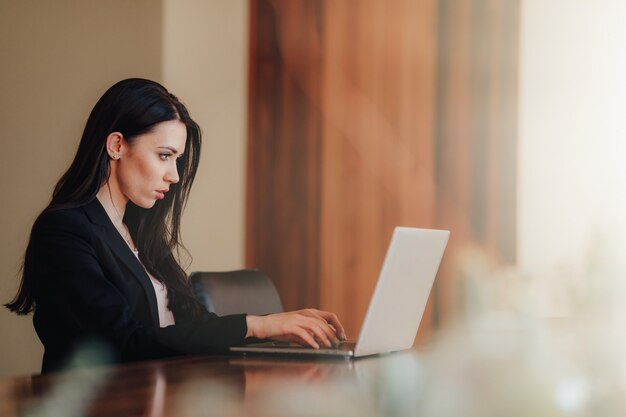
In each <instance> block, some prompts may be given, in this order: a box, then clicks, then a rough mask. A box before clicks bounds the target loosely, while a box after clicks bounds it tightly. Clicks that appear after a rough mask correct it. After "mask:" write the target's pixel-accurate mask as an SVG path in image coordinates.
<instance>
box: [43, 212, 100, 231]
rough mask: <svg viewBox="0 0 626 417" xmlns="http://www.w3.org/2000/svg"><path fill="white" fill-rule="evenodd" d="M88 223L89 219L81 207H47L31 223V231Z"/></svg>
mask: <svg viewBox="0 0 626 417" xmlns="http://www.w3.org/2000/svg"><path fill="white" fill-rule="evenodd" d="M88 223H89V220H88V218H87V216H86V215H85V211H84V210H83V208H82V207H71V208H59V209H48V210H46V211H44V212H43V213H41V214H40V215H39V217H38V218H37V220H36V221H35V224H34V225H33V231H35V230H45V229H50V228H59V227H61V228H63V227H66V226H68V227H71V226H86V225H87V224H88Z"/></svg>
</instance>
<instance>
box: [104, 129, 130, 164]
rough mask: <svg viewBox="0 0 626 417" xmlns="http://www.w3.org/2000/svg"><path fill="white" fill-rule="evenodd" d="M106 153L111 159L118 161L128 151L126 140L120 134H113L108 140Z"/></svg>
mask: <svg viewBox="0 0 626 417" xmlns="http://www.w3.org/2000/svg"><path fill="white" fill-rule="evenodd" d="M106 151H107V153H108V154H109V158H111V159H114V160H118V159H120V157H121V156H122V155H123V154H124V152H125V151H126V140H124V136H123V135H122V134H121V133H120V132H112V133H110V134H109V136H107V139H106Z"/></svg>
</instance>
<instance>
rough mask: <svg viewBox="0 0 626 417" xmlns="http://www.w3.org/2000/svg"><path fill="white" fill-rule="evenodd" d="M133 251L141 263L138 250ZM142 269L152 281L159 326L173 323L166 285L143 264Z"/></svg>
mask: <svg viewBox="0 0 626 417" xmlns="http://www.w3.org/2000/svg"><path fill="white" fill-rule="evenodd" d="M133 253H134V254H135V256H136V257H137V260H138V261H139V263H141V260H139V251H136V250H134V251H133ZM141 265H143V264H141ZM143 269H144V270H145V271H146V274H148V276H149V277H150V281H151V282H152V286H153V287H154V292H155V293H156V298H157V306H158V308H159V326H160V327H167V326H171V325H173V324H175V322H174V313H172V310H170V309H169V308H167V287H166V286H165V284H164V283H162V282H161V281H159V280H158V279H156V278H155V277H153V276H152V274H150V272H148V270H147V269H146V267H145V266H144V268H143Z"/></svg>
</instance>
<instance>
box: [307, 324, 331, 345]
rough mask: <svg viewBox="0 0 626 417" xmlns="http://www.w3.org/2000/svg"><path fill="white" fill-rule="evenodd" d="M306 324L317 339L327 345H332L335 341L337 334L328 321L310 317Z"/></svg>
mask: <svg viewBox="0 0 626 417" xmlns="http://www.w3.org/2000/svg"><path fill="white" fill-rule="evenodd" d="M306 326H307V327H308V329H309V330H310V331H312V332H313V334H314V336H315V338H316V339H317V340H319V341H321V342H322V343H323V344H324V345H326V347H332V345H333V343H334V341H335V334H334V333H333V331H332V330H331V329H330V327H329V326H328V324H326V322H324V321H323V320H320V319H313V318H309V319H308V320H307V322H306ZM331 340H332V342H331Z"/></svg>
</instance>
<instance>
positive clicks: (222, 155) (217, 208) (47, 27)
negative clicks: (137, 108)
mask: <svg viewBox="0 0 626 417" xmlns="http://www.w3.org/2000/svg"><path fill="white" fill-rule="evenodd" d="M174 4H176V7H174ZM246 24H247V2H245V1H244V0H237V1H230V0H229V1H227V0H215V1H211V2H202V1H195V2H189V1H180V2H179V1H176V2H175V1H173V0H164V1H155V0H134V1H132V2H129V1H126V0H114V1H111V0H109V1H98V0H82V1H71V0H57V1H54V2H42V1H36V0H21V1H12V0H0V57H1V58H0V60H1V64H0V121H1V122H2V123H1V124H0V126H1V129H2V130H1V133H0V140H1V145H2V146H1V149H2V151H1V152H0V187H1V189H2V190H3V198H2V204H0V222H1V228H0V230H2V233H0V243H1V250H0V296H1V297H0V299H1V301H2V302H3V303H4V302H6V301H9V300H10V298H11V297H12V296H13V295H14V294H15V291H16V289H17V286H18V270H19V267H20V262H21V258H22V255H23V252H24V249H25V246H26V242H27V238H28V233H29V230H30V226H31V224H32V222H33V220H34V218H35V216H36V215H37V213H38V212H39V211H40V210H41V209H42V208H43V207H44V206H45V204H46V202H47V201H48V199H49V198H50V195H51V192H52V188H53V186H54V184H55V182H56V181H57V179H58V178H59V176H60V175H61V174H62V172H63V171H64V169H65V168H66V167H67V166H68V164H69V162H70V161H71V158H72V157H73V155H74V152H75V150H76V145H77V143H78V140H79V138H80V134H81V131H82V128H83V126H84V124H85V121H86V119H87V116H88V113H89V111H90V110H91V107H92V106H93V105H94V104H95V101H96V100H97V99H98V97H99V96H100V95H101V94H102V93H103V92H104V90H105V89H106V88H107V87H108V86H110V85H111V84H113V83H114V82H115V81H118V80H120V79H123V78H127V77H132V76H141V77H146V78H151V79H155V80H157V81H161V82H164V84H165V85H166V86H167V87H169V88H170V89H171V90H172V91H173V92H174V93H175V94H177V95H179V96H180V97H181V98H182V99H183V101H185V102H186V103H187V104H188V105H189V107H190V110H191V112H192V115H194V116H195V117H196V118H197V120H198V122H199V123H200V125H201V126H202V127H203V129H204V132H205V138H206V139H205V148H204V151H203V155H202V159H203V161H202V162H203V167H202V169H201V170H200V172H199V175H198V180H197V183H196V186H195V190H194V193H195V195H193V197H192V201H191V202H190V204H189V211H188V214H187V215H186V216H185V219H184V233H186V234H187V235H188V236H187V238H186V239H185V241H186V242H187V243H188V245H187V246H188V248H189V249H190V252H191V253H192V254H193V255H194V256H195V263H194V264H193V265H192V268H197V269H210V268H212V269H218V268H232V267H238V266H240V264H241V262H242V259H243V224H242V223H243V185H242V184H243V165H242V164H243V154H244V143H245V137H244V126H245V124H244V123H243V122H244V120H245V117H244V109H245V105H244V100H245V97H244V96H245V93H244V90H245V77H244V75H243V74H244V72H245V67H243V65H245V56H246V53H245V51H246V47H247V46H246V42H247V39H246ZM240 66H242V67H240ZM209 80H210V81H209ZM183 238H185V236H183ZM203 254H206V256H205V255H203ZM0 332H2V333H1V337H0V377H1V376H9V375H17V374H25V373H31V372H38V370H39V367H40V364H41V354H42V347H41V344H40V343H39V341H38V339H37V337H36V335H35V333H34V331H33V329H32V322H31V317H30V316H28V317H25V318H24V317H17V316H15V315H13V314H11V313H9V312H8V311H7V310H6V309H4V308H2V309H0Z"/></svg>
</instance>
